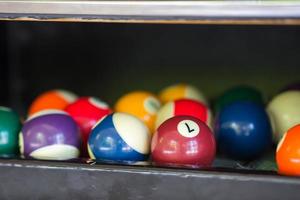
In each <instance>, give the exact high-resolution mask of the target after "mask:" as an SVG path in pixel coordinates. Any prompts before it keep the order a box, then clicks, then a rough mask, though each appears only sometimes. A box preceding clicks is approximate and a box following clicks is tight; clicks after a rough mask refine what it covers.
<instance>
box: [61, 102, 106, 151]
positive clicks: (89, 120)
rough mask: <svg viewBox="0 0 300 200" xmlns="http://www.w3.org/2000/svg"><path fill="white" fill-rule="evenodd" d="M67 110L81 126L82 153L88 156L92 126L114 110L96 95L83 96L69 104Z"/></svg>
mask: <svg viewBox="0 0 300 200" xmlns="http://www.w3.org/2000/svg"><path fill="white" fill-rule="evenodd" d="M65 111H66V112H67V113H69V115H70V116H71V117H72V118H73V119H74V120H75V122H76V123H77V125H78V126H79V128H80V132H81V138H82V148H81V155H82V156H84V157H87V156H88V153H87V140H88V137H89V135H90V132H91V130H92V127H93V126H94V125H95V124H96V123H97V122H98V121H99V120H100V119H101V118H102V117H104V116H105V115H108V114H110V113H111V112H112V111H111V109H110V108H109V106H108V104H106V103H105V102H103V101H101V100H100V99H97V98H95V97H81V98H79V99H77V100H76V101H75V102H73V103H71V104H69V105H68V106H67V107H66V109H65Z"/></svg>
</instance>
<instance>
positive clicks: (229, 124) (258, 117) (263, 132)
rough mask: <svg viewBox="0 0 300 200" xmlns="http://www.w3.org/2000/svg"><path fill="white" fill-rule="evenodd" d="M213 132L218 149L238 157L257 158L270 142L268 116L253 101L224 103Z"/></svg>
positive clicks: (260, 106) (234, 157)
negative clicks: (225, 104)
mask: <svg viewBox="0 0 300 200" xmlns="http://www.w3.org/2000/svg"><path fill="white" fill-rule="evenodd" d="M215 134H216V139H217V144H218V146H219V150H220V152H221V153H223V154H225V155H227V156H228V157H230V158H233V159H238V160H251V159H254V158H257V157H259V156H260V155H262V154H263V153H264V152H265V150H267V149H268V148H269V147H270V145H271V144H272V130H271V124H270V121H269V118H268V115H267V113H266V111H265V109H264V107H263V106H262V105H260V104H257V103H253V102H244V101H241V102H235V103H232V104H229V105H227V106H225V107H224V108H223V109H222V110H221V111H220V112H219V114H218V115H217V118H216V123H215Z"/></svg>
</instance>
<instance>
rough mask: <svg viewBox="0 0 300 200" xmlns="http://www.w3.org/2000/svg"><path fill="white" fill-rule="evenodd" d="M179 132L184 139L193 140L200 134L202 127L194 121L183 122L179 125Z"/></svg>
mask: <svg viewBox="0 0 300 200" xmlns="http://www.w3.org/2000/svg"><path fill="white" fill-rule="evenodd" d="M177 131H178V133H180V135H182V136H184V137H187V138H192V137H196V136H197V135H198V134H199V133H200V127H199V126H198V124H197V123H196V122H194V121H192V120H182V121H181V122H179V123H178V125H177Z"/></svg>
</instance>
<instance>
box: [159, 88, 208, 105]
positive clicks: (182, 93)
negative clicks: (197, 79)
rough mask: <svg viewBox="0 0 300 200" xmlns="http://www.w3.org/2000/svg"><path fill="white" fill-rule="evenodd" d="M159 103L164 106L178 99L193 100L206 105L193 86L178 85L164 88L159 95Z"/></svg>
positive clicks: (201, 95) (200, 94)
mask: <svg viewBox="0 0 300 200" xmlns="http://www.w3.org/2000/svg"><path fill="white" fill-rule="evenodd" d="M158 96H159V99H160V101H161V102H162V103H163V104H165V103H167V102H169V101H175V100H178V99H193V100H197V101H200V102H202V103H204V104H207V100H206V98H205V96H204V95H203V94H202V92H201V91H200V90H198V89H197V88H196V87H195V86H193V85H188V84H185V83H179V84H175V85H171V86H169V87H166V88H165V89H163V90H162V91H161V92H160V93H159V95H158Z"/></svg>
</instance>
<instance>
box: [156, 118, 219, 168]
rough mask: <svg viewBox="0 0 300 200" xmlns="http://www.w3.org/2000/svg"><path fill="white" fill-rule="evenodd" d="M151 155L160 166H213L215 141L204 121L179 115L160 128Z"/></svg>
mask: <svg viewBox="0 0 300 200" xmlns="http://www.w3.org/2000/svg"><path fill="white" fill-rule="evenodd" d="M151 152H152V159H153V161H154V162H155V163H156V164H158V165H168V166H172V165H174V166H191V167H209V166H210V165H211V164H212V162H213V160H214V158H215V153H216V144H215V138H214V136H213V133H212V131H211V130H210V128H209V127H208V126H207V125H206V124H205V123H204V122H202V121H201V120H199V119H197V118H195V117H191V116H176V117H173V118H170V119H168V120H166V121H165V122H164V123H162V124H161V125H160V127H159V128H158V129H157V131H156V133H155V134H154V136H153V138H152V144H151Z"/></svg>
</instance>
